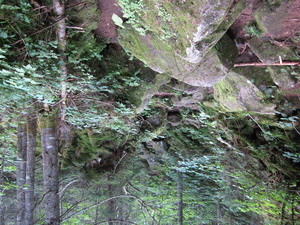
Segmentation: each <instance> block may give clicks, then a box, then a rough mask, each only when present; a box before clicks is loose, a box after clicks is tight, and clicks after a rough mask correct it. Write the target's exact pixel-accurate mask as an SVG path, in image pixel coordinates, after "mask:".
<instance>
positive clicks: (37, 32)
mask: <svg viewBox="0 0 300 225" xmlns="http://www.w3.org/2000/svg"><path fill="white" fill-rule="evenodd" d="M66 18H67V17H66V16H64V17H61V18H59V19H58V20H57V21H55V22H54V23H53V24H51V25H49V26H47V27H45V28H43V29H41V30H39V31H36V32H34V33H32V34H30V35H28V36H27V37H31V36H34V35H36V34H39V33H41V32H43V31H44V30H47V29H49V28H51V27H53V26H55V24H57V23H58V22H59V21H61V20H63V19H66ZM21 41H24V39H23V38H22V39H20V40H18V41H16V42H14V43H12V44H10V45H16V44H18V43H19V42H21Z"/></svg>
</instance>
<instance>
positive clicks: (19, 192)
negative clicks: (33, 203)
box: [16, 124, 27, 225]
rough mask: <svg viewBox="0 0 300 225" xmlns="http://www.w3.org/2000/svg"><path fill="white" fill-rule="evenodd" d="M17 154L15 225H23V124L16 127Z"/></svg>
mask: <svg viewBox="0 0 300 225" xmlns="http://www.w3.org/2000/svg"><path fill="white" fill-rule="evenodd" d="M17 148H18V154H17V218H16V219H17V222H16V224H17V225H23V223H24V219H25V191H24V185H25V180H26V150H27V132H26V126H25V124H19V126H18V144H17Z"/></svg>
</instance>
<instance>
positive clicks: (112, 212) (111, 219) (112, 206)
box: [107, 182, 116, 225]
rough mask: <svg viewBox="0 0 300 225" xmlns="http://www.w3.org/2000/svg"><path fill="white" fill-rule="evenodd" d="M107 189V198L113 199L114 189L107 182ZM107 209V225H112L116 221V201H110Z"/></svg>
mask: <svg viewBox="0 0 300 225" xmlns="http://www.w3.org/2000/svg"><path fill="white" fill-rule="evenodd" d="M107 189H108V192H109V197H113V196H114V188H113V186H112V185H111V184H110V183H109V182H108V183H107ZM107 209H108V213H109V217H108V225H113V224H114V221H115V219H116V217H115V216H116V200H115V199H110V200H109V201H108V202H107Z"/></svg>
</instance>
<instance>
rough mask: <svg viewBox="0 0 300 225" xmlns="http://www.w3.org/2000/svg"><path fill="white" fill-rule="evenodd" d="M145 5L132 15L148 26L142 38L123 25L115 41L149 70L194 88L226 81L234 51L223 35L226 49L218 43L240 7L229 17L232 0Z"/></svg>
mask: <svg viewBox="0 0 300 225" xmlns="http://www.w3.org/2000/svg"><path fill="white" fill-rule="evenodd" d="M144 4H145V6H147V7H143V8H141V10H140V11H139V12H137V13H136V16H137V15H138V16H139V17H140V20H141V26H144V27H147V31H146V34H145V35H144V36H143V35H141V34H140V33H139V32H138V31H137V30H136V29H135V28H133V27H132V26H130V25H128V24H124V27H125V28H124V29H120V30H119V41H120V44H121V45H122V46H123V47H124V48H125V49H127V50H128V51H130V52H131V53H133V55H134V56H136V57H137V58H138V59H140V60H141V61H143V62H144V63H145V64H146V65H148V66H149V67H150V68H151V69H153V70H155V71H157V72H159V73H166V74H169V75H170V76H171V77H173V78H175V79H177V80H179V81H182V82H185V83H187V84H190V85H193V86H202V87H211V86H213V85H214V84H215V83H217V82H218V81H220V80H222V79H223V78H224V77H225V76H226V74H227V72H228V71H229V69H230V68H231V66H232V65H233V63H234V62H235V59H236V46H235V44H234V43H233V42H232V41H228V40H229V38H228V37H227V36H225V37H224V38H225V39H226V42H223V43H226V44H219V45H218V44H217V43H218V42H219V41H221V42H222V40H220V39H221V38H222V37H223V36H224V34H225V32H226V30H227V29H228V28H229V26H230V24H231V23H232V22H233V20H234V19H233V18H235V17H236V16H237V15H238V14H239V12H241V11H242V9H243V7H244V6H245V4H241V6H243V7H234V10H232V12H231V13H230V15H228V12H229V10H230V9H231V6H232V4H233V1H232V0H226V1H219V0H214V1H183V2H178V1H164V2H163V3H162V2H161V1H153V0H145V1H144ZM239 6H240V5H239ZM214 46H217V48H214ZM222 52H223V53H224V52H225V53H226V54H227V55H224V54H220V53H222ZM224 56H225V57H224Z"/></svg>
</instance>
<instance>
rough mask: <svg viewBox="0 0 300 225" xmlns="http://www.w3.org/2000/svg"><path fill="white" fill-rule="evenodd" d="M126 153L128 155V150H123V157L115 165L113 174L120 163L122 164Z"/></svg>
mask: <svg viewBox="0 0 300 225" xmlns="http://www.w3.org/2000/svg"><path fill="white" fill-rule="evenodd" d="M126 155H127V152H125V151H123V152H122V157H121V158H120V159H119V161H118V162H117V164H116V165H115V168H114V172H113V174H115V173H116V170H117V167H118V165H119V164H120V162H121V161H122V160H123V159H124V157H125V156H126Z"/></svg>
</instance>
